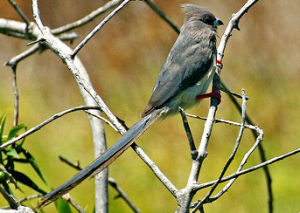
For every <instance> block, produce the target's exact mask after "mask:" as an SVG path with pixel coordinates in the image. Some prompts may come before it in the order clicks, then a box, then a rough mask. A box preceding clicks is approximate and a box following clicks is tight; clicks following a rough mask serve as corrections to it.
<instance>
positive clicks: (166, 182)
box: [131, 143, 179, 198]
mask: <svg viewBox="0 0 300 213" xmlns="http://www.w3.org/2000/svg"><path fill="white" fill-rule="evenodd" d="M131 148H132V149H133V150H134V151H135V152H136V153H137V154H138V155H139V157H140V158H141V159H142V160H143V161H144V162H145V163H146V164H147V166H148V167H149V168H150V169H151V170H152V171H153V173H154V175H155V176H156V177H157V178H158V179H159V180H160V182H161V183H162V184H163V185H164V186H165V187H166V188H167V189H168V190H169V192H170V193H171V194H172V195H173V196H174V197H175V198H177V197H178V195H179V190H178V189H177V188H176V186H175V185H174V184H173V183H172V182H171V181H170V180H169V178H168V177H167V176H166V175H165V174H164V173H163V172H162V171H161V170H160V169H159V167H158V166H157V165H156V164H155V163H154V162H153V161H152V159H151V158H150V157H149V156H148V155H147V154H146V153H145V152H144V150H143V149H142V148H141V147H139V146H138V145H137V144H136V143H133V144H132V145H131Z"/></svg>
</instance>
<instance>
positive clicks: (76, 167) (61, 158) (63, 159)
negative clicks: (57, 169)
mask: <svg viewBox="0 0 300 213" xmlns="http://www.w3.org/2000/svg"><path fill="white" fill-rule="evenodd" d="M58 158H59V160H61V161H62V162H63V163H66V164H68V165H69V166H71V167H72V168H74V169H77V170H79V171H80V170H82V167H81V166H80V163H79V161H77V163H73V162H72V161H70V160H68V159H67V158H65V157H63V156H61V155H59V156H58Z"/></svg>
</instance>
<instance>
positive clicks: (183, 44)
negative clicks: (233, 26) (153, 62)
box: [40, 4, 223, 206]
mask: <svg viewBox="0 0 300 213" xmlns="http://www.w3.org/2000/svg"><path fill="white" fill-rule="evenodd" d="M182 7H183V11H184V13H185V15H186V19H185V22H184V24H183V26H182V28H181V30H180V34H179V36H178V38H177V40H176V42H175V44H174V45H173V47H172V49H171V51H170V53H169V55H168V57H167V60H166V62H165V63H164V65H163V66H162V68H161V72H160V74H159V76H158V79H157V81H156V84H155V86H154V89H153V93H152V96H151V98H150V100H149V103H148V105H147V106H146V108H145V110H144V112H143V113H142V119H141V120H140V121H139V122H137V123H136V124H134V125H133V126H132V128H130V129H129V130H128V131H127V132H126V133H125V134H124V135H123V136H122V137H121V139H119V140H118V141H117V142H116V143H115V144H114V145H112V147H111V148H110V149H108V150H107V151H106V152H105V153H104V154H103V155H101V156H100V157H98V158H97V159H96V160H95V161H94V162H92V163H91V164H90V165H89V166H88V167H87V168H85V169H84V170H82V171H80V172H79V173H78V174H76V175H75V176H74V177H73V178H72V179H71V180H69V181H68V182H66V183H65V184H63V185H61V186H60V187H58V188H57V189H55V190H53V191H51V192H49V193H48V194H46V195H45V196H44V197H43V198H42V202H41V204H40V206H42V205H47V204H49V203H50V202H52V201H54V200H55V199H57V198H58V197H59V196H61V195H63V194H65V193H67V192H68V191H69V190H71V189H72V188H74V187H75V186H76V185H78V184H79V183H81V182H82V181H83V180H84V179H86V178H87V177H89V176H91V175H93V174H95V173H97V172H100V171H101V170H103V169H104V168H106V167H107V166H108V165H109V164H111V163H112V162H113V161H114V160H115V159H116V158H117V157H118V156H120V155H121V154H122V153H123V152H124V151H125V150H126V149H127V148H128V147H129V146H130V145H131V144H132V143H133V142H134V141H135V140H136V139H137V138H138V137H139V136H140V135H141V134H142V133H143V132H144V131H145V130H146V129H147V128H148V127H149V126H150V125H151V124H152V123H153V122H154V121H155V120H157V118H159V117H166V116H168V115H170V114H174V113H175V112H178V108H179V107H182V108H184V109H187V108H190V107H192V106H194V105H196V104H198V103H199V102H200V100H201V99H202V98H203V97H207V96H211V95H205V94H204V93H205V92H206V90H207V88H208V86H209V84H210V82H211V81H212V79H213V76H214V73H215V67H216V55H217V50H216V35H217V32H216V30H217V26H219V25H222V24H223V23H222V21H221V20H219V19H217V18H216V17H215V16H214V15H213V14H212V13H211V12H209V11H208V10H206V9H204V8H202V7H200V6H198V5H194V4H184V5H183V6H182Z"/></svg>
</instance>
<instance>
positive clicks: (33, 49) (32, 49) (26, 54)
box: [5, 44, 40, 67]
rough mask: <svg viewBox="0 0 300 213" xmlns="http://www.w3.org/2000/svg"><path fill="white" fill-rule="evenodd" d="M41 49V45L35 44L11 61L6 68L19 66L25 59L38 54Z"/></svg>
mask: <svg viewBox="0 0 300 213" xmlns="http://www.w3.org/2000/svg"><path fill="white" fill-rule="evenodd" d="M39 49H40V45H39V44H35V45H34V46H32V47H30V48H29V49H28V50H26V51H24V52H22V53H20V54H19V55H17V56H15V57H13V58H11V59H10V60H9V61H7V62H6V63H5V65H6V66H11V67H14V66H17V64H18V63H19V62H20V61H22V60H24V59H25V58H27V57H29V56H31V55H32V54H34V53H35V52H37V51H38V50H39Z"/></svg>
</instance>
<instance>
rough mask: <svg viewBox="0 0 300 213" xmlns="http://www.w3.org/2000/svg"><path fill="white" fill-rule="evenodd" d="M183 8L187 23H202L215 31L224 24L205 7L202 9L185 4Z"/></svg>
mask: <svg viewBox="0 0 300 213" xmlns="http://www.w3.org/2000/svg"><path fill="white" fill-rule="evenodd" d="M182 8H183V11H184V13H185V15H186V20H185V21H186V22H190V21H200V22H202V23H203V24H205V25H207V26H210V27H213V28H214V29H216V28H217V27H218V26H219V25H222V24H223V22H222V21H221V20H220V19H218V18H216V17H215V16H214V15H213V14H212V13H211V12H209V11H208V10H207V9H205V8H203V7H200V6H199V5H195V4H183V5H182Z"/></svg>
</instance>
